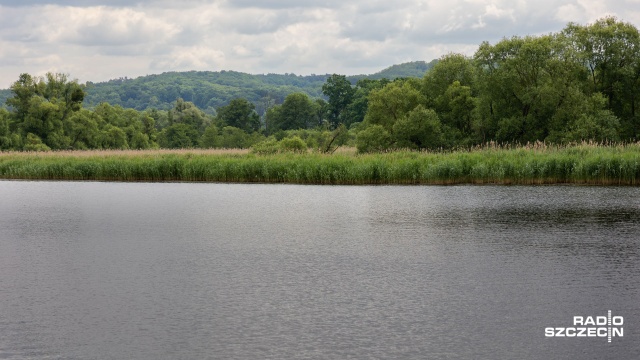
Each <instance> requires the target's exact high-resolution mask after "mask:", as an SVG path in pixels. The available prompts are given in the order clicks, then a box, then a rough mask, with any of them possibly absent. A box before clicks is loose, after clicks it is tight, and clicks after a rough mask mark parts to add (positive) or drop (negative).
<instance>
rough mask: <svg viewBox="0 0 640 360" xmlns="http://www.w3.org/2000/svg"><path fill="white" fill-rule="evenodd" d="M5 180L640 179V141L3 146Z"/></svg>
mask: <svg viewBox="0 0 640 360" xmlns="http://www.w3.org/2000/svg"><path fill="white" fill-rule="evenodd" d="M0 179H24V180H97V181H150V182H162V181H188V182H200V181H203V182H260V183H294V184H334V185H337V184H344V185H356V184H592V185H638V184H639V179H640V145H639V144H627V145H616V146H603V145H590V144H582V145H575V146H567V147H555V146H545V145H540V144H538V145H535V146H527V147H517V148H502V147H496V146H487V147H483V148H478V149H474V150H471V151H452V152H435V153H434V152H411V151H397V152H390V153H383V154H361V155H359V154H355V153H353V152H350V151H344V152H338V153H335V154H331V155H327V154H320V153H305V154H292V153H285V154H272V155H256V154H251V153H249V152H247V151H242V150H231V151H215V150H213V151H206V150H179V151H171V150H151V151H108V152H102V151H71V152H44V153H18V152H9V153H0Z"/></svg>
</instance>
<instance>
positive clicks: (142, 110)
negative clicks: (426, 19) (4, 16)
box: [0, 17, 640, 153]
mask: <svg viewBox="0 0 640 360" xmlns="http://www.w3.org/2000/svg"><path fill="white" fill-rule="evenodd" d="M400 69H405V70H407V72H408V73H411V72H412V71H413V70H416V69H429V70H428V71H426V74H424V76H423V77H422V78H418V77H399V78H394V80H393V81H390V80H387V79H386V78H382V79H373V78H360V79H356V78H349V77H347V76H344V75H339V74H333V75H330V76H327V75H322V76H310V77H301V76H296V75H293V74H290V75H248V74H242V73H237V72H230V71H229V72H218V73H203V72H191V73H187V74H186V75H181V74H178V73H169V74H162V75H155V76H147V77H143V78H138V79H135V80H128V79H121V80H114V81H111V82H108V83H104V84H88V85H81V84H78V83H77V82H76V81H70V80H69V79H68V78H67V77H66V76H65V75H61V74H47V75H46V76H45V77H43V78H35V77H32V76H30V75H28V74H23V75H21V76H20V78H19V80H18V81H16V82H15V83H14V84H13V85H12V86H11V96H10V97H9V98H8V99H7V100H6V104H7V107H6V108H0V150H48V149H56V150H59V149H147V148H157V147H162V148H195V147H203V148H212V147H214V148H220V147H223V148H248V147H252V146H253V147H254V149H255V150H256V153H270V152H282V151H292V152H300V151H301V148H304V147H305V146H306V147H308V148H313V149H317V150H319V151H321V152H332V151H335V148H336V147H337V146H339V145H342V144H350V145H354V146H356V147H357V148H358V150H359V151H360V152H379V151H388V150H393V149H400V148H402V149H451V148H459V147H466V148H469V147H472V146H475V145H477V144H482V143H487V142H490V141H497V142H499V143H520V144H526V143H534V142H537V141H544V142H550V143H556V144H565V143H571V142H580V141H584V140H589V141H596V142H634V141H637V140H638V138H639V135H640V114H638V110H637V107H638V102H639V99H640V34H639V32H638V29H636V28H635V27H634V26H633V25H631V24H628V23H624V22H620V21H618V20H617V19H615V18H611V17H607V18H603V19H600V20H598V21H596V22H594V23H592V24H589V25H578V24H573V23H571V24H568V25H567V26H566V28H565V29H564V30H562V31H561V32H558V33H553V34H548V35H543V36H526V37H512V38H505V39H503V40H501V41H499V42H498V43H496V44H489V43H488V42H484V43H482V44H481V45H480V46H479V48H478V50H477V51H476V53H475V54H474V56H473V57H466V56H463V55H460V54H448V55H445V56H443V57H442V58H440V59H438V61H434V62H431V63H428V64H427V63H423V62H418V63H411V64H405V66H404V67H392V68H389V69H387V70H386V72H387V73H389V74H391V73H394V72H395V73H401V72H399V71H400ZM98 89H102V90H100V91H97V90H98ZM105 89H107V90H106V91H107V93H108V94H110V95H108V96H107V97H106V98H105V97H104V91H103V90H105ZM101 91H102V94H103V95H102V96H103V97H102V98H100V99H101V100H100V102H99V103H96V102H95V101H96V100H95V99H97V98H95V99H94V100H91V98H92V96H95V94H98V93H101ZM169 103H171V105H170V106H168V105H167V104H169ZM83 104H84V107H83Z"/></svg>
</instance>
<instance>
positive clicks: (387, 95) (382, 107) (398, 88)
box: [365, 80, 424, 132]
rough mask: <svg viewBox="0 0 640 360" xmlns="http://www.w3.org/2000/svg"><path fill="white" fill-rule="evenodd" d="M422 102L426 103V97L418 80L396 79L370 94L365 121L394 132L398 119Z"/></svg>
mask: <svg viewBox="0 0 640 360" xmlns="http://www.w3.org/2000/svg"><path fill="white" fill-rule="evenodd" d="M422 103H424V97H423V96H422V94H421V93H420V91H419V83H418V82H417V81H411V80H396V81H394V82H392V83H390V84H387V85H386V86H385V87H383V88H382V89H379V90H373V91H372V92H371V93H370V94H369V107H368V110H367V115H366V116H365V122H366V123H367V124H370V125H381V126H382V127H384V128H385V129H386V130H387V131H388V132H392V131H393V125H394V124H395V123H396V121H398V120H400V119H402V118H403V117H404V116H406V115H407V114H408V113H409V112H410V111H412V110H413V109H415V108H416V107H417V106H418V105H419V104H422Z"/></svg>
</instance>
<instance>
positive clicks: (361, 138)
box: [356, 125, 391, 153]
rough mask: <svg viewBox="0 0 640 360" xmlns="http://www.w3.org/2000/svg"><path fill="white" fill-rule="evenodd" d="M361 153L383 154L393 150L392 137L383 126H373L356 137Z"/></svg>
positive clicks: (357, 146)
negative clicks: (390, 149)
mask: <svg viewBox="0 0 640 360" xmlns="http://www.w3.org/2000/svg"><path fill="white" fill-rule="evenodd" d="M356 148H357V149H358V152H360V153H370V152H382V151H386V150H388V149H389V148H391V135H390V134H389V132H388V131H387V130H386V129H385V128H384V127H383V126H382V125H372V126H369V127H367V128H366V129H364V130H362V131H360V132H359V133H358V136H357V137H356Z"/></svg>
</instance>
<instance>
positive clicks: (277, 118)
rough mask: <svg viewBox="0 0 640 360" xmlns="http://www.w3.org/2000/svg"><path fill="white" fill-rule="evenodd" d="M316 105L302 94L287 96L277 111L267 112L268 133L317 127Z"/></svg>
mask: <svg viewBox="0 0 640 360" xmlns="http://www.w3.org/2000/svg"><path fill="white" fill-rule="evenodd" d="M316 106H317V105H316V104H315V103H314V102H313V101H312V100H311V99H310V98H309V96H308V95H307V94H304V93H293V94H289V95H287V97H286V98H285V99H284V102H283V103H282V105H276V106H275V107H277V108H278V109H274V110H271V113H269V112H267V119H268V121H269V126H268V128H269V132H275V131H278V130H292V129H307V128H310V127H312V126H314V125H317V119H318V118H317V115H318V112H317V108H316Z"/></svg>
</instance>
